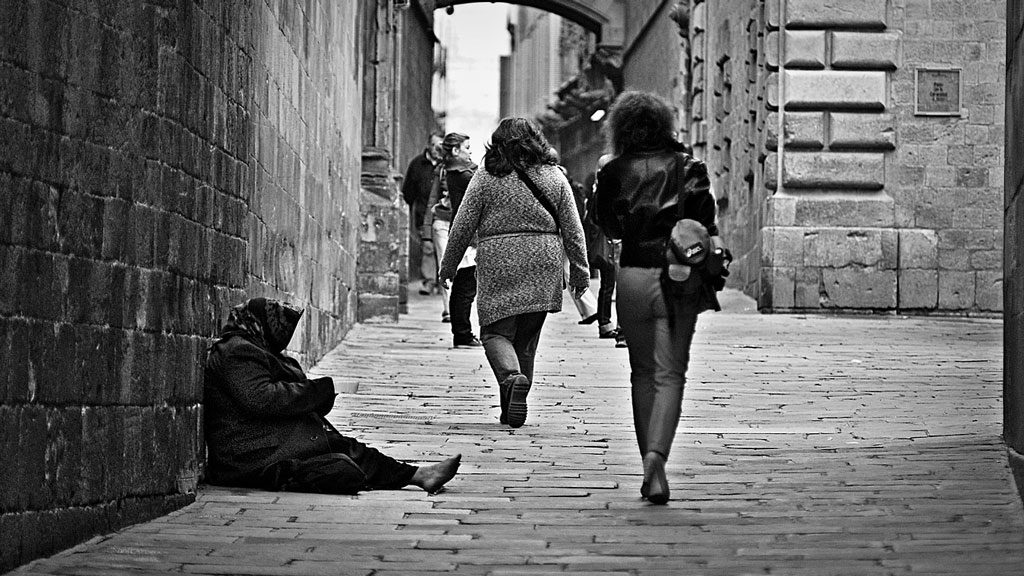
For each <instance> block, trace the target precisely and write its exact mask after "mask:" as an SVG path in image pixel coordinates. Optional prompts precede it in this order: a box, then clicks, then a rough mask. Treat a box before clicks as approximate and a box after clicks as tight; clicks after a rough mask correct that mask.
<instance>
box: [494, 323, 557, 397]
mask: <svg viewBox="0 0 1024 576" xmlns="http://www.w3.org/2000/svg"><path fill="white" fill-rule="evenodd" d="M547 315H548V313H547V312H529V313H526V314H518V315H516V316H510V317H508V318H502V319H501V320H498V321H497V322H492V323H491V324H488V325H487V326H481V327H480V340H481V341H482V342H483V344H484V353H485V354H486V355H487V362H488V363H490V365H491V371H493V372H494V377H495V378H497V379H498V383H499V384H500V383H501V382H503V381H504V380H505V379H506V378H508V377H509V376H510V375H512V374H515V373H520V374H522V375H523V376H526V379H527V380H529V381H530V383H531V384H532V383H533V358H534V356H535V355H536V354H537V344H538V342H540V329H541V328H543V327H544V319H545V318H547Z"/></svg>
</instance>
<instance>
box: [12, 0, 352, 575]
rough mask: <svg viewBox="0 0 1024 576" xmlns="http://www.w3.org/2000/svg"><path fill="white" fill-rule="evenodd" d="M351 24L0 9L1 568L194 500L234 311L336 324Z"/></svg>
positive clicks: (256, 14)
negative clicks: (300, 315)
mask: <svg viewBox="0 0 1024 576" xmlns="http://www.w3.org/2000/svg"><path fill="white" fill-rule="evenodd" d="M211 6H216V9H215V10H214V9H210V7H211ZM307 10H309V11H308V12H307ZM358 10H359V8H358V6H357V5H356V4H355V3H335V2H330V1H327V0H322V1H314V2H290V1H289V2H273V3H269V2H257V3H253V4H230V5H229V4H224V5H220V4H217V5H209V4H207V3H199V2H195V3H193V2H188V1H184V0H183V1H181V2H178V3H166V2H161V3H146V2H128V3H117V4H109V3H85V4H83V3H78V2H64V1H51V0H45V1H44V0H25V1H24V2H5V3H2V4H0V21H2V22H4V23H5V32H4V34H2V35H0V294H3V296H2V297H0V343H2V346H3V351H2V355H3V357H4V358H5V359H6V361H7V364H6V365H5V369H4V370H3V374H2V375H0V454H3V458H4V461H3V464H4V465H3V466H2V467H0V534H3V546H2V547H0V572H2V571H4V570H6V569H9V568H11V567H13V566H15V565H17V564H20V563H23V562H26V561H28V560H31V559H32V558H35V557H38V556H41V555H45V554H49V553H52V552H54V551H56V550H58V549H61V548H64V547H67V546H70V545H72V544H74V543H75V542H77V541H80V540H83V539H85V538H88V537H89V536H91V535H93V534H96V533H99V532H106V531H110V530H114V529H117V528H119V527H121V526H123V525H125V524H129V523H132V522H137V521H140V520H143V519H146V518H149V517H152V516H155V515H159V514H163V513H166V512H167V511H169V510H171V509H173V508H176V507H180V506H182V505H184V504H186V503H188V502H190V501H191V500H192V493H193V492H194V489H195V487H196V483H197V481H198V479H199V476H200V474H201V465H202V461H203V451H202V436H201V429H200V422H201V408H200V403H201V401H202V372H201V362H202V358H203V355H204V350H205V348H206V346H207V345H208V343H209V339H210V337H211V336H213V335H214V334H215V333H216V331H217V329H218V327H219V325H220V323H221V322H222V321H223V319H224V318H225V317H226V314H227V311H228V309H229V307H230V306H231V305H233V304H236V303H237V302H239V301H241V300H243V299H244V298H245V297H247V296H254V295H267V296H274V297H279V298H285V299H288V300H291V301H293V302H296V303H298V304H301V305H304V306H305V307H306V310H307V314H306V318H305V319H304V321H303V323H302V325H301V327H300V332H299V335H298V336H297V337H296V339H295V340H293V346H294V350H293V352H295V353H297V354H298V355H299V356H300V357H301V358H302V359H303V360H304V361H305V362H306V363H307V364H308V362H309V361H311V360H313V359H316V358H317V357H319V356H320V355H321V354H323V353H324V352H325V351H326V350H327V349H329V348H330V347H332V346H333V345H334V344H336V343H337V342H338V341H339V340H340V338H341V337H342V336H343V335H344V333H345V331H346V330H347V328H348V327H349V326H350V324H351V322H352V321H353V317H354V297H353V293H352V286H354V283H355V282H354V277H355V258H354V254H355V249H356V240H357V232H358V218H357V215H358V205H357V201H358V185H359V173H360V149H361V127H360V113H361V111H360V109H359V106H358V102H359V98H360V91H361V79H360V77H359V74H358V70H359V66H358V58H357V57H356V56H357V50H358V44H357V42H356V38H357V36H356V34H355V23H356V22H357V17H356V16H357V14H356V13H357V11H358ZM354 103H355V104H354Z"/></svg>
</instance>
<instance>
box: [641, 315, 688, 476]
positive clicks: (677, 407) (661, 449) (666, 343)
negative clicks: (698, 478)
mask: <svg viewBox="0 0 1024 576" xmlns="http://www.w3.org/2000/svg"><path fill="white" fill-rule="evenodd" d="M676 308H677V310H675V311H673V312H674V313H675V314H676V319H675V326H674V327H670V325H669V321H668V318H667V317H665V316H661V315H660V314H659V312H660V311H656V312H655V314H656V315H657V316H658V318H656V320H655V325H656V328H655V330H656V336H655V340H654V366H655V367H654V382H655V384H654V389H655V392H654V402H653V406H652V412H651V420H650V424H649V426H650V427H649V428H648V431H647V437H648V444H647V450H648V451H652V450H653V451H655V452H657V453H659V454H661V455H662V456H663V457H664V458H666V459H667V458H668V455H669V451H670V450H671V449H672V439H673V438H675V435H676V428H677V427H678V425H679V416H680V414H681V412H682V403H683V389H684V387H685V385H686V368H687V366H688V365H689V362H690V343H691V342H692V341H693V333H694V330H695V328H696V326H697V312H696V310H692V309H691V310H689V311H680V310H679V308H680V306H678V305H677V306H676ZM661 310H664V306H662V308H661ZM630 350H632V347H630Z"/></svg>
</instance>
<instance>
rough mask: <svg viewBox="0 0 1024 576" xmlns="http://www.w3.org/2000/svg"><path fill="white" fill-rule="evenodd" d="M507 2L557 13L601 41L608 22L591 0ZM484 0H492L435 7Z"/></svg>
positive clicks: (451, 0)
mask: <svg viewBox="0 0 1024 576" xmlns="http://www.w3.org/2000/svg"><path fill="white" fill-rule="evenodd" d="M504 1H505V2H506V3H507V4H516V5H519V6H528V7H530V8H537V9H539V10H544V11H546V12H551V13H552V14H558V15H559V16H561V17H563V18H565V19H566V20H571V21H573V22H575V23H577V24H579V25H580V26H582V27H583V28H584V29H586V30H588V31H590V32H593V33H594V34H595V35H596V36H597V39H598V42H600V41H601V36H602V33H603V32H604V29H605V27H606V26H607V25H608V24H609V18H608V17H607V16H606V15H605V14H603V13H602V12H600V11H598V10H596V9H594V8H593V6H591V4H593V1H590V2H587V1H585V0H504ZM484 2H490V3H491V4H493V3H494V2H493V1H491V0H437V8H438V9H441V8H447V7H449V6H455V5H458V4H482V3H484Z"/></svg>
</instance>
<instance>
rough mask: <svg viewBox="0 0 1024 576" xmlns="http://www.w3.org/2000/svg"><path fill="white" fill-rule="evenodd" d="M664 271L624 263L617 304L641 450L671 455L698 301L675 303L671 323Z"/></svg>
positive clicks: (619, 281) (642, 452) (665, 455)
mask: <svg viewBox="0 0 1024 576" xmlns="http://www.w3.org/2000/svg"><path fill="white" fill-rule="evenodd" d="M660 274H661V270H660V269H658V268H633V267H623V268H620V269H619V274H618V278H617V280H618V289H619V294H618V298H617V301H616V304H617V311H618V315H619V328H620V329H621V330H622V333H623V334H624V335H625V336H626V342H627V343H628V344H629V367H630V376H629V381H630V383H631V385H632V397H633V426H634V427H635V428H636V440H637V444H638V446H639V448H640V455H641V457H642V456H643V455H645V454H647V452H650V451H654V452H658V453H659V454H661V455H662V456H664V457H666V458H668V454H669V451H670V450H671V448H672V439H673V438H674V437H675V434H676V427H677V426H678V424H679V416H680V413H681V411H682V403H683V387H684V386H685V385H686V368H687V365H688V364H689V361H690V343H691V342H692V340H693V333H694V330H695V328H696V326H697V305H696V303H684V304H679V303H676V305H675V306H674V310H673V311H672V313H673V314H674V315H675V322H674V326H671V325H670V323H669V318H668V314H669V311H668V309H667V307H666V305H665V298H664V297H663V296H662V292H661V283H660V281H659V276H660Z"/></svg>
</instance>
